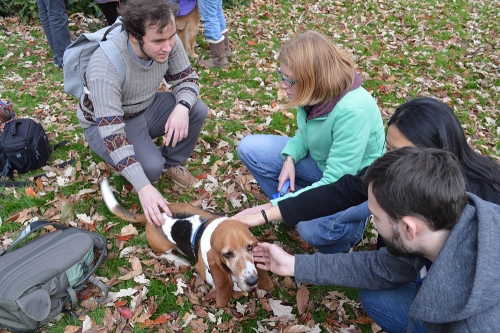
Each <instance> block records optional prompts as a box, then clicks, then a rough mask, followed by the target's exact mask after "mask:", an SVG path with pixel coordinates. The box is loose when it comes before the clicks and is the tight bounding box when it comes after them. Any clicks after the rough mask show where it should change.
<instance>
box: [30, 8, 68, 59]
mask: <svg viewBox="0 0 500 333" xmlns="http://www.w3.org/2000/svg"><path fill="white" fill-rule="evenodd" d="M36 4H37V6H38V15H39V16H40V21H41V22H42V26H43V31H44V32H45V36H47V40H48V41H49V45H50V48H51V49H52V53H54V65H56V66H59V67H62V65H63V55H64V50H65V49H66V47H67V46H68V45H69V44H70V43H71V35H70V33H69V28H68V16H67V15H66V5H65V4H64V0H36Z"/></svg>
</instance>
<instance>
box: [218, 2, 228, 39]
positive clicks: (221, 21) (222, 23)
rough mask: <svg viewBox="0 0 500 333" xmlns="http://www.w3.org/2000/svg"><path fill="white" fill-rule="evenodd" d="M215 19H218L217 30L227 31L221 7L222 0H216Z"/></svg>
mask: <svg viewBox="0 0 500 333" xmlns="http://www.w3.org/2000/svg"><path fill="white" fill-rule="evenodd" d="M217 19H218V21H219V31H220V32H221V34H223V33H225V32H227V27H226V18H225V17H224V11H223V9H222V0H217Z"/></svg>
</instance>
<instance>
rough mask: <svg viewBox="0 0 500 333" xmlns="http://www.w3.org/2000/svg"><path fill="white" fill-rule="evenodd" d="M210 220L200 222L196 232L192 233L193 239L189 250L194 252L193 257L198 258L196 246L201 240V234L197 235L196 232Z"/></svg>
mask: <svg viewBox="0 0 500 333" xmlns="http://www.w3.org/2000/svg"><path fill="white" fill-rule="evenodd" d="M209 219H210V218H208V219H205V220H204V221H201V223H200V225H199V226H198V228H196V230H195V231H194V233H193V237H192V238H191V249H192V250H193V252H194V256H195V257H198V255H197V252H198V251H197V250H198V249H197V246H196V245H197V244H198V243H199V240H200V238H201V235H202V234H203V232H202V233H201V234H199V235H198V232H199V231H200V229H201V227H202V226H204V225H205V223H206V222H207V221H208V220H209Z"/></svg>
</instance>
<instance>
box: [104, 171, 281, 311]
mask: <svg viewBox="0 0 500 333" xmlns="http://www.w3.org/2000/svg"><path fill="white" fill-rule="evenodd" d="M101 192H102V197H103V200H104V202H105V203H106V206H107V207H108V209H109V210H110V211H111V212H112V213H113V214H114V215H116V216H118V217H119V218H121V219H122V220H125V221H129V222H134V223H141V224H144V225H146V240H147V242H148V244H149V246H150V247H151V249H152V250H153V252H155V253H156V254H157V255H161V254H165V253H168V252H169V251H170V250H172V249H173V248H177V249H178V250H179V251H181V252H182V253H183V254H184V255H186V256H187V257H189V258H191V259H192V260H193V262H195V265H194V267H195V268H196V270H197V271H198V272H199V273H200V274H201V276H202V277H203V278H204V279H205V281H207V282H208V283H210V284H212V285H214V286H215V291H216V304H217V306H218V307H224V306H226V305H227V303H228V301H229V299H230V298H231V296H232V294H233V289H234V290H241V291H249V290H251V289H254V288H259V289H263V290H271V289H272V288H273V283H272V281H271V278H270V277H269V275H267V272H266V271H264V270H261V269H257V268H256V267H255V264H254V260H253V248H254V247H255V245H257V242H258V241H257V238H255V237H254V236H253V235H252V234H251V232H250V230H248V227H247V226H246V225H244V224H243V223H241V222H239V221H236V220H231V219H229V218H227V217H220V216H217V215H214V214H212V213H209V212H206V211H204V210H202V209H200V208H197V207H194V206H192V205H190V204H186V203H171V204H169V205H168V208H169V209H170V211H171V212H172V216H171V217H169V216H167V215H166V214H163V217H164V219H165V224H164V225H162V226H157V225H151V224H149V223H147V222H146V217H145V216H144V215H142V214H133V213H132V212H130V211H128V210H126V209H125V208H124V207H122V206H121V205H120V204H119V203H118V202H117V201H116V199H115V197H114V195H113V192H112V191H111V188H110V186H109V183H108V180H107V179H104V180H103V181H102V183H101Z"/></svg>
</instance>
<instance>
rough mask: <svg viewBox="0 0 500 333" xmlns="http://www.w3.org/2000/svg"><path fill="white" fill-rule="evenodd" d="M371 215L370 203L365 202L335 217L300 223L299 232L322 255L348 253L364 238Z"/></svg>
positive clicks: (298, 225)
mask: <svg viewBox="0 0 500 333" xmlns="http://www.w3.org/2000/svg"><path fill="white" fill-rule="evenodd" d="M370 215H371V213H370V211H369V210H368V202H364V203H362V204H360V205H358V206H354V207H351V208H348V209H346V210H344V211H342V212H338V213H336V214H334V215H330V216H325V217H320V218H317V219H314V220H310V221H305V222H299V223H298V224H297V231H298V232H299V234H300V237H302V239H303V240H304V241H306V243H307V244H309V245H312V246H314V247H315V248H317V249H318V250H319V251H321V252H322V253H342V252H347V251H349V249H350V248H351V247H353V246H354V245H356V244H357V243H358V242H359V241H360V240H361V238H362V237H363V232H364V230H365V226H366V221H367V219H368V217H369V216H370Z"/></svg>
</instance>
